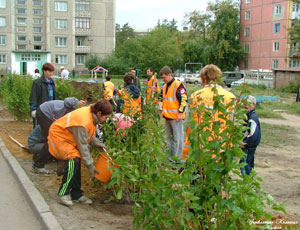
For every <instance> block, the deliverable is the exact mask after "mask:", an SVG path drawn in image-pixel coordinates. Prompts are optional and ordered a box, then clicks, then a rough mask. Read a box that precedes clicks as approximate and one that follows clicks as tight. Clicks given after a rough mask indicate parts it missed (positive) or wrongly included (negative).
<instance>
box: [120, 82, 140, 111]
mask: <svg viewBox="0 0 300 230" xmlns="http://www.w3.org/2000/svg"><path fill="white" fill-rule="evenodd" d="M124 89H126V90H127V91H128V93H129V94H130V96H131V98H132V99H138V98H139V97H140V95H141V91H140V90H139V89H138V88H137V87H136V86H135V85H134V84H129V85H125V86H124ZM142 101H143V100H142ZM123 104H124V101H123V100H122V99H120V100H118V103H117V108H116V112H117V113H121V112H122V111H121V107H122V105H123Z"/></svg>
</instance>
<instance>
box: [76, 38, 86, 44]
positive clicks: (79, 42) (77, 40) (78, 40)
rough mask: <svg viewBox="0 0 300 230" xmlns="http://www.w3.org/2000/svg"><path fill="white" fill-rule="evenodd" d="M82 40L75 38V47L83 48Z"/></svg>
mask: <svg viewBox="0 0 300 230" xmlns="http://www.w3.org/2000/svg"><path fill="white" fill-rule="evenodd" d="M83 41H84V38H76V45H77V46H84V42H83Z"/></svg>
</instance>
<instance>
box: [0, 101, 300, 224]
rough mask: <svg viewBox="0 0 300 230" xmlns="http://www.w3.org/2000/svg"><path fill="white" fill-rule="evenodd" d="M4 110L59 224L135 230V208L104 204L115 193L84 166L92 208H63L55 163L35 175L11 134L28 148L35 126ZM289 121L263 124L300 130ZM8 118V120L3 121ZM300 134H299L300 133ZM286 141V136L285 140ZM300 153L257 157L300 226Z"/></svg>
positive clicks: (274, 151) (4, 124) (268, 150)
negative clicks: (47, 171) (92, 177)
mask: <svg viewBox="0 0 300 230" xmlns="http://www.w3.org/2000/svg"><path fill="white" fill-rule="evenodd" d="M2 111H3V108H2V110H1V104H0V118H1V119H0V136H1V138H2V139H3V141H4V142H5V145H6V146H7V148H8V149H9V150H10V152H11V153H12V154H13V155H14V156H15V157H16V158H17V159H18V161H19V162H20V164H21V166H22V167H23V168H24V170H25V171H26V173H27V174H28V176H29V177H30V178H31V180H32V181H33V183H34V184H35V186H36V187H37V188H38V189H39V191H40V192H41V194H42V195H43V196H44V198H45V200H46V202H47V203H48V204H49V206H50V208H51V210H52V212H53V213H54V215H55V216H56V218H57V220H58V221H59V223H60V224H61V225H62V227H63V228H64V229H66V230H68V229H70V230H71V229H83V230H86V229H99V230H100V229H101V230H102V229H105V230H115V229H120V230H129V229H134V228H133V224H132V220H133V217H132V206H130V205H125V204H121V203H114V202H112V203H108V204H104V202H103V201H105V200H107V199H108V198H109V197H110V194H111V192H110V191H107V190H105V189H104V186H103V184H101V183H96V184H93V183H92V182H91V180H90V179H89V176H88V171H87V169H86V168H85V167H84V166H82V189H83V191H85V194H86V195H87V196H88V197H90V198H92V200H93V201H94V203H93V204H92V205H91V206H88V205H82V204H75V205H74V206H73V207H72V208H68V207H65V206H62V205H60V204H59V203H58V202H57V191H58V188H59V185H60V183H61V177H58V176H57V175H56V173H55V172H54V168H55V163H50V164H47V165H46V168H47V169H50V170H51V171H52V172H51V174H50V176H39V175H36V174H33V173H31V171H30V169H31V166H32V155H31V154H29V153H28V152H26V151H24V150H22V149H21V148H20V147H18V146H17V145H16V144H15V143H13V142H12V141H11V140H10V139H9V137H8V135H11V136H13V137H14V138H15V139H17V140H18V141H19V142H20V143H21V144H23V145H25V146H27V137H28V135H29V134H30V132H31V130H32V124H31V123H26V122H18V121H4V120H5V119H8V120H9V119H10V120H12V118H11V117H10V115H9V114H6V115H7V117H6V116H4V117H3V113H2ZM283 116H284V117H285V118H286V120H275V119H260V120H261V122H265V123H270V124H277V125H287V126H291V127H294V128H297V129H298V130H299V128H300V117H297V116H293V115H288V114H283ZM3 119H4V120H3ZM297 135H299V132H298V134H297ZM283 138H285V137H283ZM299 153H300V151H299V147H297V146H284V147H281V148H275V147H270V146H264V145H260V146H259V147H258V148H257V151H256V154H255V155H256V156H255V170H256V172H257V174H258V175H259V177H261V178H262V179H263V182H262V183H261V186H262V188H263V189H264V190H265V191H266V192H267V193H269V194H271V195H272V196H273V197H274V198H275V200H276V201H277V202H279V203H282V202H283V203H285V209H286V211H287V213H288V214H287V215H286V217H288V220H289V221H297V222H298V223H300V209H299V206H300V197H299V196H298V193H299V192H300V168H299V161H300V154H299Z"/></svg>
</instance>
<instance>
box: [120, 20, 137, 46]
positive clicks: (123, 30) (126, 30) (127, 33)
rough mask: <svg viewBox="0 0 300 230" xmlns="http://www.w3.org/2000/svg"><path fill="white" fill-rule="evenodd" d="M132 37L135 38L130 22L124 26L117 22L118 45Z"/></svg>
mask: <svg viewBox="0 0 300 230" xmlns="http://www.w3.org/2000/svg"><path fill="white" fill-rule="evenodd" d="M130 38H135V33H134V29H133V28H131V27H130V26H129V24H128V23H126V24H124V25H123V26H122V27H121V26H120V25H119V24H116V47H119V46H120V45H122V44H123V43H124V42H125V41H127V40H128V39H130Z"/></svg>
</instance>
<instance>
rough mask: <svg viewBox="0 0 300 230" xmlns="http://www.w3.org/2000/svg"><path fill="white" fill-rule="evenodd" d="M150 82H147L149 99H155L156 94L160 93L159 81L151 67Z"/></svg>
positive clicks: (148, 70) (148, 71)
mask: <svg viewBox="0 0 300 230" xmlns="http://www.w3.org/2000/svg"><path fill="white" fill-rule="evenodd" d="M147 75H148V81H147V87H148V89H147V99H151V98H153V96H154V94H155V93H156V92H159V91H160V88H159V84H158V80H157V78H156V75H155V74H154V71H153V69H152V68H151V67H149V68H148V69H147Z"/></svg>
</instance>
